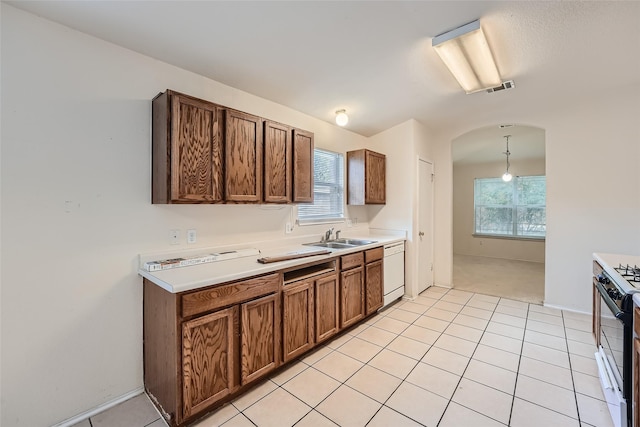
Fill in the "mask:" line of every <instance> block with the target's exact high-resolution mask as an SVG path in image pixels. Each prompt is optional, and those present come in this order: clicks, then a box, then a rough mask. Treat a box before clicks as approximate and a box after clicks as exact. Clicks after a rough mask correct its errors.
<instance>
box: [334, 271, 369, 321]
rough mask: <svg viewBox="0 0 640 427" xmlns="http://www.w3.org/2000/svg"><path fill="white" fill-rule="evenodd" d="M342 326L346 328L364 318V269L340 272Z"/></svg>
mask: <svg viewBox="0 0 640 427" xmlns="http://www.w3.org/2000/svg"><path fill="white" fill-rule="evenodd" d="M340 282H341V292H342V295H341V300H342V305H341V308H340V327H341V328H346V327H348V326H351V325H352V324H354V323H356V322H358V321H359V320H360V319H362V318H364V269H363V268H362V267H356V268H352V269H350V270H347V271H343V272H341V273H340Z"/></svg>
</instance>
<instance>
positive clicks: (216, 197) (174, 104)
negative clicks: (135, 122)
mask: <svg viewBox="0 0 640 427" xmlns="http://www.w3.org/2000/svg"><path fill="white" fill-rule="evenodd" d="M152 128H153V129H152V135H153V148H152V163H153V165H152V197H151V199H152V203H226V202H231V203H262V202H265V203H291V202H294V203H312V202H313V133H311V132H307V131H304V130H299V129H294V128H293V127H291V126H287V125H284V124H280V123H276V122H273V121H270V120H266V119H263V118H260V117H258V116H254V115H251V114H247V113H243V112H241V111H237V110H233V109H231V108H227V107H224V106H221V105H216V104H213V103H211V102H207V101H204V100H201V99H198V98H194V97H191V96H188V95H184V94H181V93H178V92H175V91H171V90H167V91H165V92H163V93H161V94H159V95H158V96H156V97H155V98H154V99H153V102H152Z"/></svg>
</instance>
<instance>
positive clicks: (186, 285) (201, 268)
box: [138, 234, 406, 294]
mask: <svg viewBox="0 0 640 427" xmlns="http://www.w3.org/2000/svg"><path fill="white" fill-rule="evenodd" d="M353 238H356V237H353ZM362 238H366V239H368V240H375V243H370V244H368V245H361V246H355V247H352V248H345V249H327V250H329V251H330V253H328V254H323V255H315V256H310V257H304V258H297V259H292V260H287V261H279V262H274V263H269V264H260V263H259V262H258V261H257V259H258V258H262V257H263V256H276V255H279V254H281V253H283V252H292V251H296V250H305V249H306V250H309V249H311V248H314V246H308V245H303V244H300V243H298V244H295V245H289V246H272V247H268V248H262V249H261V254H260V255H259V256H257V257H246V258H237V259H233V260H226V261H219V262H212V263H206V264H199V265H192V266H188V267H182V268H173V269H169V270H162V271H154V272H150V271H146V270H144V269H142V268H140V269H139V270H138V274H139V275H140V276H142V277H144V278H146V279H148V280H149V281H151V282H152V283H154V284H156V285H158V286H160V287H161V288H163V289H164V290H166V291H168V292H170V293H175V294H177V293H181V292H188V291H193V290H197V289H200V288H204V287H207V286H213V285H219V284H221V283H226V282H232V281H236V280H241V279H248V278H250V277H254V276H260V275H263V274H268V273H272V272H275V271H279V270H283V269H287V268H291V267H296V266H298V265H303V264H308V263H311V262H318V261H322V260H325V259H331V258H335V257H339V256H342V255H348V254H350V253H355V252H361V251H366V250H368V249H372V248H376V247H379V246H384V245H387V244H391V243H397V242H404V241H406V238H405V237H404V236H398V235H393V236H388V235H374V234H369V235H366V236H363V237H362ZM315 248H317V249H324V248H322V247H315Z"/></svg>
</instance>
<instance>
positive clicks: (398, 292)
mask: <svg viewBox="0 0 640 427" xmlns="http://www.w3.org/2000/svg"><path fill="white" fill-rule="evenodd" d="M403 295H404V242H396V243H389V244H388V245H385V246H384V305H388V304H390V303H391V302H393V301H395V300H397V299H398V298H401V297H402V296H403Z"/></svg>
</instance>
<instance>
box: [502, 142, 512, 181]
mask: <svg viewBox="0 0 640 427" xmlns="http://www.w3.org/2000/svg"><path fill="white" fill-rule="evenodd" d="M510 137H511V135H505V138H507V151H503V152H502V154H504V155H506V156H507V171H506V172H505V173H504V174H503V175H502V180H503V181H504V182H509V181H511V178H513V177H512V176H511V174H510V173H509V156H510V155H511V153H510V152H509V138H510Z"/></svg>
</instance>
